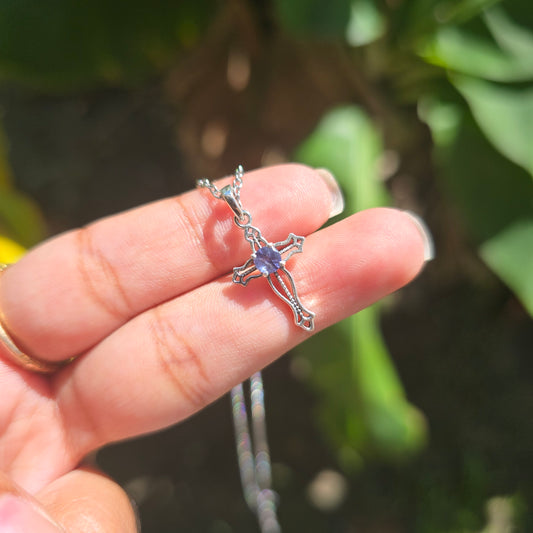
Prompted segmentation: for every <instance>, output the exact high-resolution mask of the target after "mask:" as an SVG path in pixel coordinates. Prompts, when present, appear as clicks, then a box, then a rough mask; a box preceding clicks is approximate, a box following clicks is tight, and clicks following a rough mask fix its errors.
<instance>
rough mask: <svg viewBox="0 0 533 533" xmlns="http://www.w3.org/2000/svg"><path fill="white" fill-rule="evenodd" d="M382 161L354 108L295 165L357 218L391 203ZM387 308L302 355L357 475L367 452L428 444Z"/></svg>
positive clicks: (374, 134) (326, 334)
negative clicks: (388, 328)
mask: <svg viewBox="0 0 533 533" xmlns="http://www.w3.org/2000/svg"><path fill="white" fill-rule="evenodd" d="M382 156H383V146H382V141H381V137H380V135H379V133H378V131H377V130H376V127H375V125H374V124H373V122H372V121H371V120H370V118H369V117H368V116H367V115H366V113H365V112H364V111H363V110H361V109H360V108H359V107H356V106H351V107H345V108H340V109H336V110H333V111H331V112H329V113H328V114H327V115H326V116H325V117H324V118H323V119H322V121H321V122H320V124H319V125H318V126H317V128H316V130H315V131H314V132H313V133H312V134H311V136H310V137H309V138H308V139H307V140H306V141H305V142H304V144H303V145H302V146H301V147H300V148H299V150H298V151H297V153H296V156H295V158H296V160H298V161H301V162H303V163H306V164H308V165H311V166H314V167H327V168H329V169H330V170H331V171H332V172H333V173H334V174H335V176H336V177H337V179H338V181H339V183H340V185H341V187H342V188H343V191H344V196H345V202H346V207H345V211H344V214H343V215H350V214H353V213H355V212H357V211H361V210H363V209H368V208H371V207H377V206H382V205H387V204H388V203H389V198H388V194H387V191H386V188H385V185H384V183H383V181H382V180H381V179H380V173H379V162H380V160H381V158H382ZM381 305H382V304H375V305H374V306H372V307H369V308H367V309H364V310H362V311H360V312H359V313H357V314H355V315H353V316H351V317H350V318H347V319H346V320H344V321H343V322H341V323H339V324H336V325H334V326H332V327H330V328H328V329H327V330H326V331H323V332H322V333H319V334H318V335H317V336H316V337H315V338H313V339H312V340H311V341H309V342H307V343H305V344H304V345H303V346H302V347H301V348H299V351H300V352H302V353H304V354H306V357H310V358H311V361H312V376H311V379H312V382H313V385H314V386H315V387H316V388H317V389H318V390H319V391H320V393H321V394H320V398H321V403H320V406H319V408H318V409H319V420H320V421H321V424H322V426H323V428H324V429H325V433H326V435H328V436H329V438H330V439H331V440H332V441H333V443H334V445H335V446H334V448H335V449H337V450H339V459H340V461H341V463H343V464H344V466H345V467H347V468H352V469H353V468H357V467H358V466H359V464H360V458H359V454H361V453H364V454H367V455H368V454H372V455H373V456H384V457H394V458H400V457H402V456H404V455H405V454H409V453H412V452H413V451H415V450H418V449H419V448H420V446H421V444H422V443H423V442H424V440H425V424H424V419H423V416H422V415H421V413H420V412H419V411H418V410H416V409H415V408H414V407H413V406H411V405H410V404H409V403H408V402H407V401H406V399H405V394H404V391H403V388H402V385H401V382H400V379H399V377H398V375H397V374H396V371H395V369H394V366H393V363H392V361H391V359H390V356H389V354H388V351H387V348H386V346H385V343H384V340H383V337H382V335H381V331H380V327H379V309H380V307H381ZM332 346H334V347H335V349H332ZM324 353H328V354H329V355H328V357H324Z"/></svg>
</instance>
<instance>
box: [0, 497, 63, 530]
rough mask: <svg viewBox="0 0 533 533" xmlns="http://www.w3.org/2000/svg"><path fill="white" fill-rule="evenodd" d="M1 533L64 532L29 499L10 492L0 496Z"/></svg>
mask: <svg viewBox="0 0 533 533" xmlns="http://www.w3.org/2000/svg"><path fill="white" fill-rule="evenodd" d="M0 532H1V533H37V532H38V533H65V530H64V529H63V528H62V527H61V526H59V525H58V524H56V523H55V522H54V521H53V520H52V519H51V518H49V517H48V516H47V515H45V514H44V512H41V511H40V509H38V508H37V507H36V506H35V505H33V504H32V503H31V502H30V501H28V500H24V499H23V498H18V497H16V496H13V495H12V494H5V495H3V496H0Z"/></svg>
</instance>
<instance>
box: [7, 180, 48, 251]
mask: <svg viewBox="0 0 533 533" xmlns="http://www.w3.org/2000/svg"><path fill="white" fill-rule="evenodd" d="M44 229H45V224H44V220H43V217H42V215H41V212H40V210H39V208H38V207H37V205H35V203H34V202H33V201H31V200H30V199H29V198H27V197H26V196H24V195H23V194H21V193H19V192H17V191H15V190H11V191H4V192H0V233H2V234H3V235H6V236H8V237H10V238H11V239H13V240H14V241H16V242H17V243H19V244H21V245H22V246H24V247H26V248H28V247H30V246H33V245H34V244H37V243H38V242H40V241H42V240H43V239H44V236H45V231H44Z"/></svg>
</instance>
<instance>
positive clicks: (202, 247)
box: [0, 165, 340, 361]
mask: <svg viewBox="0 0 533 533" xmlns="http://www.w3.org/2000/svg"><path fill="white" fill-rule="evenodd" d="M324 176H326V178H324ZM245 179H246V187H245V188H244V189H243V191H242V202H243V205H244V206H245V207H246V208H248V209H249V210H250V211H251V212H252V213H253V215H254V223H257V224H258V225H260V226H261V227H262V228H264V230H263V231H264V234H265V236H267V238H268V239H270V240H272V241H275V240H279V239H280V238H281V237H282V236H283V237H284V236H285V234H286V233H287V231H289V230H290V231H294V232H297V233H299V234H303V235H307V234H309V233H311V232H313V231H314V230H316V229H317V228H319V227H320V226H321V225H322V224H323V223H324V222H325V221H326V220H327V219H328V217H329V216H330V214H331V210H332V208H335V205H334V204H335V203H337V204H338V196H339V194H340V193H339V191H338V189H337V190H335V186H334V185H333V184H332V183H333V182H334V180H333V179H332V178H328V177H327V175H324V174H323V171H317V170H313V169H311V168H309V167H305V166H302V165H280V166H276V167H270V168H265V169H261V170H257V171H255V172H250V173H246V175H245ZM231 218H232V217H231V216H228V208H227V206H225V205H224V203H223V202H218V201H217V200H215V199H214V198H212V197H211V196H210V195H209V194H208V193H207V192H206V191H198V190H197V191H191V192H188V193H185V194H183V195H180V196H178V197H174V198H169V199H166V200H162V201H159V202H155V203H152V204H148V205H145V206H142V207H139V208H137V209H133V210H131V211H128V212H125V213H122V214H119V215H116V216H112V217H108V218H106V219H102V220H100V221H97V222H95V223H93V224H91V225H89V226H88V227H86V228H83V229H80V230H75V231H71V232H68V233H65V234H63V235H60V236H58V237H56V238H54V239H51V240H50V241H48V242H45V243H44V244H42V245H41V246H39V247H37V248H36V249H34V250H33V251H31V252H30V253H28V254H27V256H25V257H24V258H23V259H22V260H21V261H20V262H19V263H17V264H16V265H14V266H12V267H11V268H10V269H8V271H6V272H5V274H4V275H3V276H2V282H1V284H0V309H1V310H2V313H3V322H4V323H5V325H6V327H7V329H8V330H9V332H10V334H11V335H12V336H13V338H14V339H15V340H16V342H17V344H18V345H19V346H20V347H21V348H22V349H24V351H26V353H28V354H30V355H32V356H35V357H38V358H40V359H43V360H51V361H57V360H61V359H66V358H68V357H71V356H75V355H78V354H80V353H82V352H84V351H86V350H87V349H89V348H90V347H91V346H94V345H95V344H96V343H98V342H99V341H101V340H102V339H103V338H105V337H106V336H107V335H108V334H110V333H111V332H112V331H114V330H116V329H117V328H118V327H120V326H121V325H123V324H124V323H125V322H127V321H128V320H129V319H130V318H132V317H134V316H136V315H138V314H139V313H141V312H143V311H145V310H146V309H149V308H151V307H153V306H155V305H157V304H160V303H161V302H164V301H166V300H169V299H171V298H174V297H176V296H179V295H180V294H182V293H184V292H187V291H190V290H192V289H194V288H195V287H198V286H200V285H202V284H204V283H206V282H208V281H211V280H212V279H215V278H217V277H219V276H221V275H223V274H225V273H227V272H228V271H230V270H231V268H232V267H233V266H235V265H236V264H238V263H239V262H240V261H242V259H243V258H244V257H245V256H246V255H247V248H248V245H247V244H246V242H245V241H244V240H243V239H242V238H241V235H239V232H234V231H233V222H232V219H231Z"/></svg>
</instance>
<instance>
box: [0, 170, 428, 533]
mask: <svg viewBox="0 0 533 533" xmlns="http://www.w3.org/2000/svg"><path fill="white" fill-rule="evenodd" d="M245 180H246V181H245V183H246V186H245V187H244V188H243V190H242V202H243V205H245V206H246V207H247V208H248V209H249V210H250V212H252V213H253V215H254V225H257V226H258V227H260V228H261V230H262V232H263V235H264V236H265V237H266V238H267V239H269V240H270V241H271V242H274V241H278V240H282V239H283V238H285V237H286V235H287V234H288V233H289V232H294V233H296V234H299V235H309V237H308V239H307V240H306V242H305V246H304V250H303V252H304V253H302V254H297V255H295V256H294V257H293V258H292V259H291V263H290V270H291V272H292V275H293V277H294V279H295V282H296V285H297V287H298V293H299V295H300V298H301V300H302V302H304V304H305V305H306V306H308V307H309V308H310V309H312V310H313V311H314V312H315V313H316V319H315V327H316V331H319V330H321V329H323V328H325V327H327V326H329V325H331V324H333V323H334V322H337V321H338V320H341V319H342V318H344V317H346V316H348V315H350V314H353V313H355V312H356V311H358V310H360V309H362V308H364V307H366V306H367V305H369V304H371V303H373V302H374V301H376V300H378V299H379V298H381V297H383V296H385V295H387V294H389V293H391V292H393V291H395V290H397V289H398V288H400V287H401V286H402V285H404V284H405V283H407V282H409V281H410V280H411V279H412V278H413V277H414V276H415V275H416V274H417V273H418V272H419V270H420V269H421V267H422V265H423V263H424V259H425V253H426V251H425V250H426V246H427V237H426V241H424V236H423V233H422V232H421V231H420V227H419V226H417V225H416V224H415V223H414V221H413V219H412V218H411V217H410V216H408V215H406V214H405V213H402V212H400V211H397V210H393V209H374V210H369V211H365V212H361V213H358V214H356V215H354V216H352V217H349V218H347V219H345V220H343V221H341V222H338V223H337V224H335V225H333V226H330V227H328V228H325V229H323V230H320V231H318V232H316V233H313V232H314V231H315V230H317V229H318V228H319V227H320V226H321V225H322V224H323V223H324V222H325V221H326V220H327V219H328V218H329V215H330V213H331V211H332V209H333V208H334V205H338V192H334V191H333V189H332V186H331V183H330V184H329V186H328V185H327V180H326V181H324V179H323V177H321V174H320V173H319V172H317V171H314V170H312V169H309V168H307V167H302V166H298V165H284V166H278V167H272V168H266V169H262V170H258V171H255V172H249V173H247V174H246V175H245ZM226 181H228V182H229V180H226ZM249 254H250V247H249V245H248V243H246V241H244V239H243V238H242V232H240V231H239V230H238V229H237V228H235V227H234V225H233V220H232V216H231V212H230V211H229V210H228V207H227V206H226V205H224V203H223V202H218V201H217V200H215V199H213V198H212V197H211V195H209V194H207V193H206V191H200V190H196V191H191V192H188V193H185V194H183V195H181V196H179V197H175V198H170V199H166V200H162V201H159V202H155V203H152V204H148V205H146V206H142V207H140V208H137V209H134V210H131V211H127V212H125V213H122V214H119V215H116V216H113V217H109V218H105V219H102V220H100V221H97V222H95V223H93V224H91V225H90V226H88V227H86V228H83V229H81V230H76V231H71V232H68V233H65V234H63V235H60V236H58V237H55V238H53V239H51V240H49V241H47V242H45V243H43V244H42V245H40V246H39V247H37V248H36V249H34V250H32V251H31V252H29V253H28V254H27V255H26V256H25V257H24V258H23V259H22V260H21V261H20V262H19V263H17V264H16V265H13V266H12V267H10V268H9V269H8V270H6V271H5V272H4V274H3V275H2V278H1V283H0V309H1V310H2V316H3V318H2V321H3V323H4V325H5V326H6V328H7V329H8V331H9V332H10V335H11V336H12V338H13V339H14V340H15V341H16V343H17V345H18V346H19V347H20V348H21V349H23V350H24V351H25V352H26V353H28V354H29V355H31V356H33V357H36V358H39V359H41V360H44V361H51V362H54V361H61V360H65V359H68V358H70V357H73V356H77V358H76V359H75V360H74V361H73V362H72V363H70V364H69V365H67V366H65V367H63V368H61V369H60V370H58V371H57V372H55V373H54V374H51V375H48V376H43V375H38V374H35V373H32V372H29V371H27V370H24V369H22V368H20V367H19V366H17V365H15V364H13V363H11V362H10V361H9V360H8V359H7V358H6V357H3V356H2V351H1V350H2V349H3V347H1V346H0V391H1V402H0V472H1V474H0V532H2V533H3V532H5V531H17V532H20V533H24V532H26V531H31V532H32V533H35V532H48V531H50V532H52V531H54V532H57V531H67V532H69V533H80V532H83V533H88V532H104V531H105V532H106V533H115V532H117V533H118V532H128V533H131V532H133V531H135V530H136V523H135V517H134V513H133V510H132V508H131V505H130V502H129V499H128V498H127V496H126V495H125V493H124V492H123V491H122V489H120V488H119V487H118V486H117V485H116V484H114V483H113V482H112V481H111V480H109V479H108V478H106V477H105V476H104V475H103V474H101V473H98V472H96V471H94V470H90V469H88V468H83V467H79V466H78V465H79V464H80V461H81V460H82V459H83V457H85V456H86V455H87V454H88V453H89V452H91V451H92V450H95V449H97V448H99V447H101V446H103V445H105V444H108V443H110V442H113V441H116V440H119V439H124V438H127V437H132V436H135V435H140V434H142V433H147V432H150V431H155V430H158V429H161V428H164V427H166V426H169V425H171V424H175V423H176V422H178V421H180V420H182V419H184V418H186V417H187V416H189V415H191V414H192V413H194V412H195V411H197V410H199V409H201V408H203V407H204V406H206V405H207V404H209V403H210V402H212V401H213V400H215V399H216V398H217V397H219V396H220V395H222V394H224V393H225V392H226V391H228V390H229V389H230V388H231V387H232V386H234V385H235V384H237V383H239V382H241V381H243V380H244V379H246V378H247V377H248V376H250V375H251V374H252V373H253V372H255V371H257V370H259V369H260V368H262V367H264V366H265V365H268V364H269V363H270V362H272V361H273V360H274V359H275V358H277V357H279V356H280V355H282V354H283V353H285V352H287V351H288V350H289V349H291V348H292V347H294V346H295V345H296V344H298V343H299V342H301V341H303V340H304V339H306V338H307V337H308V336H309V335H310V334H309V333H307V332H305V331H303V330H301V329H300V328H298V327H296V326H295V325H294V323H293V317H292V313H291V311H290V309H289V308H288V307H287V306H285V305H283V304H282V303H281V302H280V300H279V299H278V298H277V297H276V296H275V295H274V294H273V292H272V291H271V289H270V287H269V286H268V284H267V283H263V282H261V280H257V281H256V282H255V283H251V284H250V285H249V286H248V287H247V288H246V289H244V288H243V287H241V286H239V285H235V284H232V283H231V274H228V272H231V270H232V267H234V266H238V265H241V264H242V263H243V262H244V260H246V259H247V258H248V257H249ZM4 355H5V354H4ZM9 526H11V528H12V529H9Z"/></svg>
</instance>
